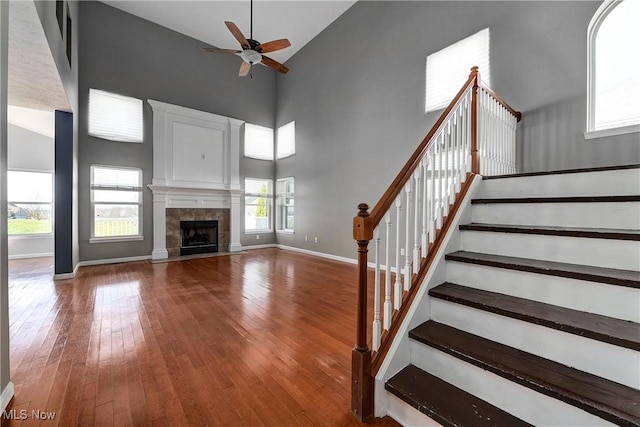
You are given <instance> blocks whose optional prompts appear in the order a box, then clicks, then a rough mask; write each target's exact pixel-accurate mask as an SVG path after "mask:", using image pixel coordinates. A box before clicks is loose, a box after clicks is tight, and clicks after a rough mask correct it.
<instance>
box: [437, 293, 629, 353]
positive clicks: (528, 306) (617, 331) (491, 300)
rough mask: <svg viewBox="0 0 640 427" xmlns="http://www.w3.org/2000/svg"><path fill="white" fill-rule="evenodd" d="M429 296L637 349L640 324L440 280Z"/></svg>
mask: <svg viewBox="0 0 640 427" xmlns="http://www.w3.org/2000/svg"><path fill="white" fill-rule="evenodd" d="M429 295H431V296H432V297H435V298H439V299H443V300H446V301H451V302H455V303H457V304H462V305H466V306H468V307H473V308H477V309H480V310H484V311H489V312H491V313H496V314H500V315H502V316H507V317H511V318H513V319H518V320H523V321H525V322H529V323H533V324H536V325H541V326H546V327H548V328H552V329H557V330H559V331H563V332H568V333H570V334H575V335H579V336H583V337H587V338H591V339H594V340H598V341H602V342H606V343H609V344H613V345H617V346H620V347H625V348H630V349H632V350H636V351H640V324H638V323H635V322H631V321H629V320H620V319H616V318H613V317H607V316H602V315H600V314H593V313H587V312H584V311H578V310H573V309H570V308H566V307H560V306H557V305H551V304H546V303H542V302H538V301H532V300H528V299H524V298H518V297H514V296H511V295H505V294H499V293H495V292H489V291H485V290H482V289H475V288H469V287H466V286H460V285H456V284H454V283H443V284H442V285H439V286H436V287H435V288H433V289H431V290H430V291H429Z"/></svg>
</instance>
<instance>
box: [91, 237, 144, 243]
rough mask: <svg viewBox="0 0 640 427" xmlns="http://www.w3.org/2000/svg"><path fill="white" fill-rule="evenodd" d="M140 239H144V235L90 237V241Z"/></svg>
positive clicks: (131, 240)
mask: <svg viewBox="0 0 640 427" xmlns="http://www.w3.org/2000/svg"><path fill="white" fill-rule="evenodd" d="M139 240H144V236H122V237H92V238H90V239H89V243H116V242H133V241H139Z"/></svg>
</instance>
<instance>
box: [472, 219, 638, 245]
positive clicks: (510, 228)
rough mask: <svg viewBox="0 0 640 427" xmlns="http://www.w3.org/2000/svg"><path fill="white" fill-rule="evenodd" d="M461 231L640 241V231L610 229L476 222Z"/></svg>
mask: <svg viewBox="0 0 640 427" xmlns="http://www.w3.org/2000/svg"><path fill="white" fill-rule="evenodd" d="M460 230H468V231H491V232H497V233H517V234H539V235H545V236H567V237H583V238H592V239H615V240H634V241H640V230H614V229H608V228H577V227H547V226H539V225H535V226H534V225H504V224H481V223H475V222H474V223H471V224H463V225H460Z"/></svg>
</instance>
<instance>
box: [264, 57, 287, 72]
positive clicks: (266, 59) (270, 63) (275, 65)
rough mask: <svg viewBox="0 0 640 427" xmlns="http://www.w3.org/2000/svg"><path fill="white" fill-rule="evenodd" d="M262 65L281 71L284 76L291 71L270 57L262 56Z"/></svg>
mask: <svg viewBox="0 0 640 427" xmlns="http://www.w3.org/2000/svg"><path fill="white" fill-rule="evenodd" d="M260 63H261V64H262V65H264V66H265V67H269V68H273V69H274V70H276V71H279V72H281V73H282V74H286V73H287V72H288V71H289V69H288V68H287V67H285V66H284V65H282V64H281V63H279V62H278V61H275V60H273V59H271V58H269V57H268V56H264V55H262V61H260Z"/></svg>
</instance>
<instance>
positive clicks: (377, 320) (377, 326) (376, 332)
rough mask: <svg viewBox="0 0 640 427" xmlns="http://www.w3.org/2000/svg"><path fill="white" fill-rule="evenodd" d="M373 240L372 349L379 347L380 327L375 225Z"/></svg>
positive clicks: (378, 241) (378, 242) (378, 254)
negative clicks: (374, 265) (374, 266)
mask: <svg viewBox="0 0 640 427" xmlns="http://www.w3.org/2000/svg"><path fill="white" fill-rule="evenodd" d="M373 241H374V242H375V264H376V269H375V274H374V292H373V339H372V341H373V343H372V344H373V351H378V349H379V348H380V335H382V327H381V324H380V230H379V229H378V227H376V229H375V230H373Z"/></svg>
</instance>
